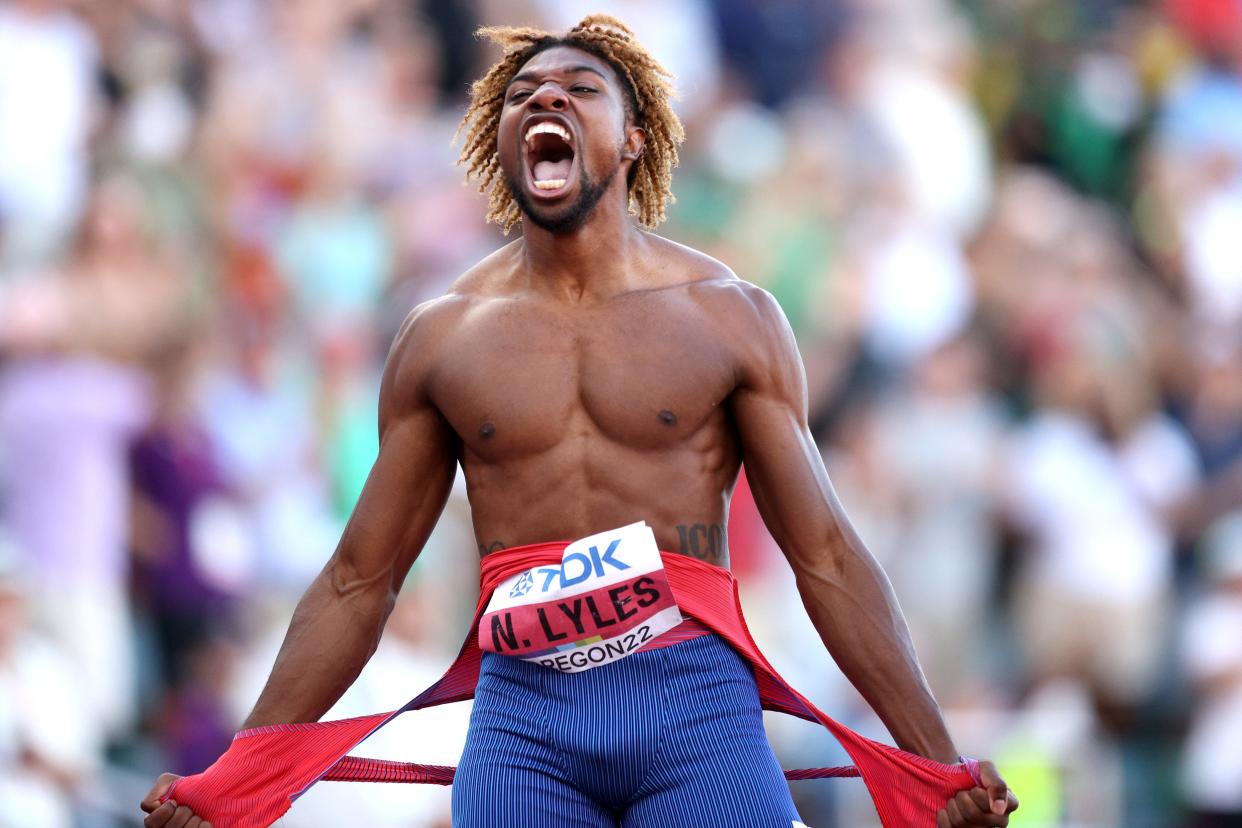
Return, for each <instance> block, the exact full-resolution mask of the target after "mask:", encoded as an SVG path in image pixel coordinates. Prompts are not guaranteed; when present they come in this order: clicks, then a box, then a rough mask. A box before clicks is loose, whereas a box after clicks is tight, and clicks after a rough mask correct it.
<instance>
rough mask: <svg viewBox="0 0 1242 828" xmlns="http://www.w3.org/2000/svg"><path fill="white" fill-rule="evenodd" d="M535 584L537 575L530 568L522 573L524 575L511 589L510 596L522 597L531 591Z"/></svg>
mask: <svg viewBox="0 0 1242 828" xmlns="http://www.w3.org/2000/svg"><path fill="white" fill-rule="evenodd" d="M534 586H535V576H534V574H533V573H532V572H531V570H529V569H528V570H526V571H525V572H523V573H522V577H520V578H518V582H517V583H516V584H514V585H513V589H511V590H509V597H510V598H521V597H522V596H523V595H525V594H526V593H528V592H530V591H531V589H532V588H533V587H534Z"/></svg>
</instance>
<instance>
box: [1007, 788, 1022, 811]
mask: <svg viewBox="0 0 1242 828" xmlns="http://www.w3.org/2000/svg"><path fill="white" fill-rule="evenodd" d="M1019 804H1020V803H1019V802H1018V796H1017V794H1015V793H1014V792H1013V791H1010V792H1009V811H1008V812H1009V813H1011V814H1012V813H1013V812H1014V811H1016V810H1018V805H1019Z"/></svg>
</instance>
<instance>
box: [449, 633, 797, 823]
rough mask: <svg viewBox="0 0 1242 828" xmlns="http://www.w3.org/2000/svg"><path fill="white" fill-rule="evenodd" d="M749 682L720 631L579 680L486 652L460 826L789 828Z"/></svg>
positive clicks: (458, 812)
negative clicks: (710, 827)
mask: <svg viewBox="0 0 1242 828" xmlns="http://www.w3.org/2000/svg"><path fill="white" fill-rule="evenodd" d="M797 820H798V812H797V809H795V808H794V804H793V800H792V799H791V798H790V795H789V786H788V784H787V783H786V781H785V777H784V775H783V773H782V772H781V768H780V765H779V764H777V761H776V757H775V756H774V755H773V754H772V748H771V747H770V746H769V745H768V741H767V736H766V735H765V733H764V730H763V719H762V716H761V711H760V707H759V697H758V692H757V690H756V688H755V678H754V673H753V671H752V669H751V667H750V665H748V664H747V663H746V662H745V661H744V660H743V659H742V657H741V656H739V655H738V654H737V653H736V652H734V651H733V649H732V648H731V647H729V645H728V644H726V643H725V642H723V641H721V640H720V639H719V638H717V637H716V636H715V635H705V636H702V637H699V638H695V639H692V640H690V641H683V642H680V643H678V644H674V645H672V646H669V647H663V648H660V649H655V650H648V651H643V652H638V653H634V654H633V655H630V656H627V657H626V658H623V659H621V660H620V661H617V662H615V663H613V664H608V665H604V666H602V667H597V668H594V669H591V670H587V671H585V672H582V673H559V672H557V671H555V670H550V669H548V668H546V667H540V666H538V665H536V664H531V663H529V662H525V661H521V660H519V659H516V658H510V657H508V656H503V655H495V654H492V653H485V654H484V656H483V666H482V672H481V674H480V676H479V684H478V688H477V690H476V693H475V702H474V712H473V713H472V714H471V717H470V732H469V735H468V737H467V741H466V749H465V752H464V753H463V754H462V757H461V763H460V765H459V766H458V768H457V776H456V777H455V778H454V780H453V825H454V828H501V826H503V827H504V828H549V827H550V826H557V827H558V828H560V826H565V828H570V827H571V826H572V827H573V828H588V826H589V828H604V826H608V827H609V828H614V827H615V826H622V828H657V826H660V827H661V828H663V827H664V826H667V828H673V827H674V826H677V828H683V826H688V825H704V826H707V825H710V826H720V828H769V826H770V828H791V826H792V825H794V823H795V822H796V821H797Z"/></svg>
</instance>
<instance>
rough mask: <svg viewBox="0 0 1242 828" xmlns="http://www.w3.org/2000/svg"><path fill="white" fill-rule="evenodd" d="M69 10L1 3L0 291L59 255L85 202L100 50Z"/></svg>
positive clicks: (19, 0)
mask: <svg viewBox="0 0 1242 828" xmlns="http://www.w3.org/2000/svg"><path fill="white" fill-rule="evenodd" d="M67 6H68V4H67V3H66V2H65V0H8V2H4V3H0V231H2V232H0V283H2V282H3V281H4V278H3V277H4V272H3V270H4V269H5V268H16V267H18V266H23V265H25V266H29V265H30V264H32V263H39V262H41V261H43V260H44V259H45V258H46V257H47V256H49V255H51V254H53V253H55V252H57V250H58V249H59V247H60V245H61V244H63V243H64V242H65V241H66V240H67V239H69V238H71V237H72V235H73V230H74V225H75V223H76V222H77V220H78V217H79V213H80V212H81V210H82V207H83V205H84V203H85V201H86V196H87V192H88V177H89V174H90V158H89V156H88V153H87V138H88V136H89V133H90V130H91V126H92V121H93V117H94V115H95V111H94V98H95V95H94V83H95V73H96V70H97V63H98V54H97V53H98V46H97V44H96V40H95V37H94V35H93V33H92V32H91V30H90V29H88V28H87V27H86V26H84V25H83V24H82V22H81V21H80V20H79V19H78V18H77V17H76V16H75V15H74V14H72V13H71V12H70V11H69V10H68V9H67ZM36 79H37V83H36V82H34V81H35V80H36Z"/></svg>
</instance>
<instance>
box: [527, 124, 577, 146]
mask: <svg viewBox="0 0 1242 828" xmlns="http://www.w3.org/2000/svg"><path fill="white" fill-rule="evenodd" d="M544 132H550V133H552V134H553V135H559V136H560V137H561V139H562V140H564V141H565V143H567V144H568V143H570V141H569V130H567V129H565V127H563V126H561V125H560V124H554V123H552V122H551V121H543V122H542V123H538V124H535V125H534V126H532V127H531V128H530V129H528V130H526V142H527V143H528V144H529V143H530V140H531V139H532V138H534V137H535V136H536V135H539V134H541V133H544Z"/></svg>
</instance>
